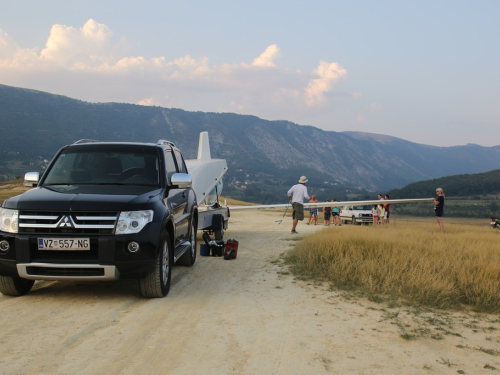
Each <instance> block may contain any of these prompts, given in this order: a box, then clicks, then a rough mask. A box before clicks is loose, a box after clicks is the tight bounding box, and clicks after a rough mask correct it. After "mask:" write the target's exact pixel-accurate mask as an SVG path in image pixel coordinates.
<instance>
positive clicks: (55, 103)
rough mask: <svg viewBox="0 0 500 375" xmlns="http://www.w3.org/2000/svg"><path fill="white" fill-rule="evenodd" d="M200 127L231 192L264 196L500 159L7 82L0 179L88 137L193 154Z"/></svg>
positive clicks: (475, 168) (497, 150) (483, 152)
mask: <svg viewBox="0 0 500 375" xmlns="http://www.w3.org/2000/svg"><path fill="white" fill-rule="evenodd" d="M201 131H208V132H209V134H210V139H211V148H212V156H213V157H216V158H225V159H227V161H228V165H229V172H228V174H227V177H226V179H225V188H224V193H225V195H228V196H231V197H233V198H236V199H242V198H244V199H245V200H250V201H254V202H259V203H266V202H270V201H276V199H277V197H284V191H286V189H288V187H289V186H290V185H291V184H294V183H296V181H297V179H298V177H299V176H300V175H307V176H308V178H309V181H310V183H309V186H310V189H311V191H312V192H313V193H315V194H319V195H320V196H321V195H322V196H323V197H324V198H325V199H326V198H332V197H337V198H340V199H342V198H343V197H344V196H345V192H346V189H349V190H350V191H354V192H358V193H361V194H363V193H365V190H371V191H373V190H387V189H389V188H394V187H401V186H405V185H407V184H408V183H411V182H414V181H420V180H428V179H432V178H439V177H441V176H444V175H452V174H458V173H477V172H485V171H489V170H492V169H495V168H498V166H499V165H500V146H495V147H481V146H477V145H467V146H456V147H434V146H426V145H420V144H416V143H412V142H408V141H404V140H401V139H398V138H394V137H386V136H376V135H371V134H365V133H356V132H345V133H339V132H332V131H323V130H321V129H318V128H315V127H312V126H301V125H297V124H294V123H292V122H289V121H267V120H263V119H260V118H258V117H255V116H244V115H237V114H232V113H204V112H188V111H184V110H181V109H174V108H161V107H146V106H139V105H132V104H118V103H88V102H83V101H79V100H74V99H71V98H68V97H64V96H58V95H52V94H48V93H44V92H40V91H34V90H28V89H21V88H14V87H9V86H5V85H0V133H1V135H2V136H1V137H0V150H1V153H0V179H2V177H3V179H11V178H13V177H14V176H16V175H17V176H22V175H23V174H24V173H25V172H26V171H28V170H33V169H37V168H38V169H41V168H42V167H43V165H44V163H46V162H44V159H46V160H50V158H52V156H53V155H54V153H55V152H56V151H57V149H59V148H60V147H61V146H63V145H65V144H68V143H72V142H74V141H76V140H78V139H82V138H89V139H99V140H106V141H147V142H155V141H156V140H158V139H169V140H171V141H173V142H175V143H176V144H177V146H178V147H179V148H180V149H181V150H183V152H184V154H185V156H186V157H187V158H195V157H196V152H197V143H198V133H199V132H201ZM380 137H382V138H380Z"/></svg>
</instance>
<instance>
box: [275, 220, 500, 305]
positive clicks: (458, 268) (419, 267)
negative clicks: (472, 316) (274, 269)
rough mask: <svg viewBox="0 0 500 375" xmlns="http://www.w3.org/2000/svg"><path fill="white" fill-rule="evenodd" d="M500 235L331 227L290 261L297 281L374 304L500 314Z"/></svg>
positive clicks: (455, 228) (299, 247)
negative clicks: (351, 292) (399, 303)
mask: <svg viewBox="0 0 500 375" xmlns="http://www.w3.org/2000/svg"><path fill="white" fill-rule="evenodd" d="M499 243H500V231H498V230H493V229H491V228H489V227H488V226H486V225H485V226H477V225H464V224H451V223H446V221H445V232H444V233H441V232H440V231H439V229H438V226H437V224H436V223H435V222H412V221H404V220H402V221H397V220H394V222H393V223H391V224H390V225H384V226H377V227H373V226H363V227H357V226H356V227H354V226H343V227H342V228H338V227H330V228H327V229H325V230H322V231H320V232H317V233H315V234H314V235H310V236H305V237H304V238H303V240H302V241H300V242H298V243H297V244H296V246H295V247H294V249H292V250H291V251H289V252H288V253H286V255H285V261H286V263H287V264H288V265H289V266H290V269H291V271H292V272H293V273H294V274H295V275H296V276H297V277H299V278H302V279H311V280H315V281H326V282H329V283H331V284H332V285H333V286H335V287H338V288H341V289H347V290H359V291H361V292H362V293H364V294H366V295H367V296H369V297H372V298H380V296H385V297H384V298H387V299H390V300H402V301H406V302H407V303H410V304H416V305H423V306H429V307H436V308H457V307H461V306H463V305H466V306H470V307H471V308H472V309H473V310H475V311H478V312H498V311H500V245H499Z"/></svg>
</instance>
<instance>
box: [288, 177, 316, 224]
mask: <svg viewBox="0 0 500 375" xmlns="http://www.w3.org/2000/svg"><path fill="white" fill-rule="evenodd" d="M307 181H308V180H307V178H306V176H302V177H300V179H299V183H298V184H297V185H293V186H292V187H291V189H290V190H288V193H287V195H288V200H289V201H291V202H292V208H293V214H292V219H293V220H292V232H291V233H292V234H297V233H298V232H297V231H296V230H295V228H297V224H298V222H299V220H300V221H302V220H304V199H311V197H309V195H308V194H307V188H306V182H307Z"/></svg>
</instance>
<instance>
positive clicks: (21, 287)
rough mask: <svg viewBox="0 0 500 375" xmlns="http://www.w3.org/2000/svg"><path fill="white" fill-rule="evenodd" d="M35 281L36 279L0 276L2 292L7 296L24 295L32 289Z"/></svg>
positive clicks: (0, 290)
mask: <svg viewBox="0 0 500 375" xmlns="http://www.w3.org/2000/svg"><path fill="white" fill-rule="evenodd" d="M34 283H35V280H26V279H22V278H20V277H12V276H0V292H1V293H2V294H4V295H6V296H22V295H25V294H26V293H28V292H29V291H30V290H31V288H32V287H33V284H34Z"/></svg>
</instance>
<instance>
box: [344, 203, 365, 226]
mask: <svg viewBox="0 0 500 375" xmlns="http://www.w3.org/2000/svg"><path fill="white" fill-rule="evenodd" d="M372 207H373V206H370V205H362V206H344V207H342V212H341V213H340V221H341V222H342V223H344V224H347V223H351V224H352V225H356V224H357V225H361V224H366V225H368V224H371V223H373V216H372Z"/></svg>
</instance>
